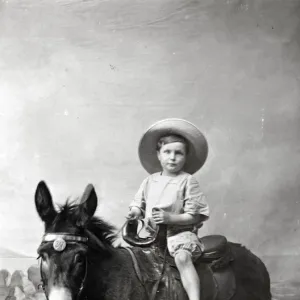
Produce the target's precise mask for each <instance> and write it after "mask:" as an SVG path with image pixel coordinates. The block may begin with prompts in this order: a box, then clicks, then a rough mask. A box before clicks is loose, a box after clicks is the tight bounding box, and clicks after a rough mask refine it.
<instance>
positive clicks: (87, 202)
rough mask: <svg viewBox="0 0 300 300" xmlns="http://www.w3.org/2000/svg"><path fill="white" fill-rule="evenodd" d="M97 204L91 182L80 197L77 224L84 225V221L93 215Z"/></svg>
mask: <svg viewBox="0 0 300 300" xmlns="http://www.w3.org/2000/svg"><path fill="white" fill-rule="evenodd" d="M97 205H98V198H97V194H96V191H95V188H94V186H93V185H92V184H88V185H87V187H86V188H85V190H84V193H83V195H82V197H81V199H80V204H79V205H78V209H79V216H80V217H79V220H78V222H77V223H78V224H77V225H79V226H84V225H85V223H86V222H87V221H88V220H89V219H90V218H91V217H92V216H93V215H94V213H95V211H96V209H97Z"/></svg>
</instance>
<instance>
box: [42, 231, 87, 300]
mask: <svg viewBox="0 0 300 300" xmlns="http://www.w3.org/2000/svg"><path fill="white" fill-rule="evenodd" d="M88 240H89V239H88V237H86V236H81V235H76V234H70V233H65V232H58V233H46V234H44V236H43V239H42V243H41V246H42V245H43V244H46V243H51V242H52V245H53V248H54V250H55V251H57V252H62V251H64V250H65V248H66V246H67V244H75V243H83V244H87V242H88ZM42 268H43V267H42V263H40V274H41V284H40V285H39V286H41V287H42V288H43V291H44V293H45V296H46V299H47V300H48V299H49V298H48V295H47V293H46V281H45V278H44V277H43V269H42ZM87 273H88V264H87V257H86V256H85V273H84V277H83V279H82V281H81V285H80V288H79V292H78V294H77V298H76V300H82V299H84V300H87V297H86V296H85V297H84V298H81V297H82V295H83V292H84V289H85V287H86V281H87Z"/></svg>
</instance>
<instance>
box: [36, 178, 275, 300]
mask: <svg viewBox="0 0 300 300" xmlns="http://www.w3.org/2000/svg"><path fill="white" fill-rule="evenodd" d="M35 204H36V209H37V212H38V214H39V216H40V218H41V219H42V221H43V222H44V224H45V233H60V232H65V233H70V234H77V235H83V236H87V237H89V241H88V243H87V245H86V244H83V243H71V244H67V246H66V248H65V250H64V251H61V252H58V251H55V250H54V249H53V246H52V243H42V244H41V245H40V247H39V249H38V253H39V255H40V256H41V259H42V261H41V266H42V275H43V276H42V277H43V279H44V284H45V293H46V295H47V296H49V294H50V293H51V290H53V289H54V288H56V287H63V288H65V289H66V290H68V291H69V293H70V294H69V296H68V297H63V298H61V299H55V300H75V299H77V298H78V297H77V296H78V292H79V288H80V285H81V283H82V281H83V280H84V277H85V271H86V270H87V277H86V280H85V283H84V290H83V294H82V297H81V298H82V299H88V300H116V299H118V300H135V299H147V295H146V291H145V289H144V286H143V285H142V284H141V282H140V281H139V279H138V277H137V275H136V272H135V269H134V267H133V263H132V259H131V256H130V254H129V252H128V251H127V250H126V249H124V248H121V247H120V248H119V247H113V242H114V241H115V239H116V236H115V234H114V230H115V228H114V227H113V226H111V225H109V224H108V223H106V222H104V221H103V220H101V219H99V218H97V217H95V216H93V215H94V213H95V211H96V208H97V195H96V192H95V190H94V188H93V186H92V185H88V186H87V188H86V190H85V193H84V195H83V197H82V199H81V201H80V203H79V204H74V203H68V202H67V203H66V204H65V205H64V206H61V207H60V209H59V211H56V210H55V208H54V205H53V202H52V197H51V194H50V192H49V190H48V188H47V185H46V184H45V182H43V181H41V182H40V183H39V184H38V187H37V190H36V194H35ZM230 247H231V250H232V253H233V255H234V257H235V261H234V262H233V266H232V268H233V270H234V273H235V276H236V285H237V291H236V294H235V295H234V296H233V298H232V300H271V293H270V278H269V274H268V272H267V270H266V268H265V266H264V264H263V263H262V262H261V260H260V259H259V258H258V257H256V256H255V255H254V254H252V253H251V252H250V251H249V250H247V249H246V248H244V247H242V246H241V245H239V244H234V243H230ZM86 264H87V266H86ZM86 267H87V269H86ZM202 288H204V289H205V286H203V287H202ZM77 300H78V299H77ZM166 300H167V299H166Z"/></svg>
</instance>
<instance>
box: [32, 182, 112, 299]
mask: <svg viewBox="0 0 300 300" xmlns="http://www.w3.org/2000/svg"><path fill="white" fill-rule="evenodd" d="M35 205H36V209H37V212H38V214H39V216H40V218H41V219H42V221H43V222H44V225H45V234H44V236H43V239H42V242H41V245H40V246H39V248H38V254H39V257H40V258H41V265H40V266H41V278H42V282H43V287H44V291H45V294H46V297H47V298H48V299H49V300H76V299H77V300H78V299H79V298H81V295H82V292H83V291H84V288H85V286H86V282H87V272H88V252H89V251H91V249H93V250H92V251H101V253H106V252H107V247H108V246H109V238H108V237H107V236H108V235H109V234H110V233H111V232H110V227H109V225H107V224H105V223H104V222H102V221H101V220H100V219H97V218H95V217H93V215H94V213H95V211H96V208H97V195H96V192H95V189H94V187H93V186H92V185H88V186H87V187H86V189H85V191H84V193H83V196H82V198H81V200H80V202H79V203H78V204H74V203H73V204H69V203H67V204H65V205H64V206H61V207H60V209H59V210H58V211H57V210H56V209H55V208H54V205H53V202H52V197H51V194H50V191H49V189H48V187H47V185H46V183H45V182H44V181H41V182H40V183H39V184H38V186H37V189H36V192H35Z"/></svg>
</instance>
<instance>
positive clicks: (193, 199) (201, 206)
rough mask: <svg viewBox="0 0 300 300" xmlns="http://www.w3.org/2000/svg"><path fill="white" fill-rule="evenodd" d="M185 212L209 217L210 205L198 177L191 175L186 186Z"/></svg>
mask: <svg viewBox="0 0 300 300" xmlns="http://www.w3.org/2000/svg"><path fill="white" fill-rule="evenodd" d="M184 212H185V213H189V214H191V215H198V214H199V215H204V216H206V217H207V219H208V218H209V206H208V204H207V201H206V197H205V195H204V194H203V193H202V191H201V189H200V185H199V183H198V181H197V180H196V178H194V177H193V176H189V177H188V179H187V182H186V187H185V197H184Z"/></svg>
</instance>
